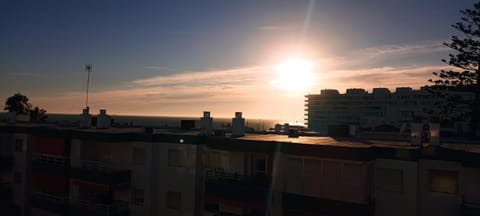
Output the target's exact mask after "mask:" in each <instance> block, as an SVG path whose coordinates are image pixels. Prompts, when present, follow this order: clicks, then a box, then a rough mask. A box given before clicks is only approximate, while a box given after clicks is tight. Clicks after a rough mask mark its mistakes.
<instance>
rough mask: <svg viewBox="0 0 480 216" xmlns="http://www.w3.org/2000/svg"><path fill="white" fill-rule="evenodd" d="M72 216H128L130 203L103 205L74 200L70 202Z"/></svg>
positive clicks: (120, 202)
mask: <svg viewBox="0 0 480 216" xmlns="http://www.w3.org/2000/svg"><path fill="white" fill-rule="evenodd" d="M70 215H82V216H83V215H90V216H128V215H130V208H129V206H128V202H123V201H114V202H113V203H111V204H102V203H97V202H95V201H89V200H80V199H72V200H70Z"/></svg>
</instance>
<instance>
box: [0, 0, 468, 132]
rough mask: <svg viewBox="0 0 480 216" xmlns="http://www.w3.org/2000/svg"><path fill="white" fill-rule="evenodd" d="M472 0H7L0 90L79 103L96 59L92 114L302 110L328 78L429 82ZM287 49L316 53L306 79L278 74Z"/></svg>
mask: <svg viewBox="0 0 480 216" xmlns="http://www.w3.org/2000/svg"><path fill="white" fill-rule="evenodd" d="M473 3H474V1H469V0H465V1H463V0H462V1H458V0H402V1H398V0H364V1H347V0H345V1H343V0H342V1H338V0H316V1H313V0H290V1H286V0H275V1H273V0H271V1H262V0H241V1H240V0H202V1H182V0H176V1H143V0H142V1H140V0H138V1H137V0H135V1H133V0H130V1H127V0H101V1H99V0H76V1H75V0H72V1H64V0H32V1H22V0H3V1H1V2H0V101H5V100H6V99H7V98H8V97H9V96H11V95H13V94H14V93H17V92H20V93H22V94H25V95H27V96H28V97H29V98H30V102H31V103H32V104H33V105H36V106H40V107H42V108H44V109H46V110H47V111H48V112H49V113H81V110H82V109H83V108H84V107H85V89H86V79H87V72H86V71H85V64H92V65H93V70H92V72H91V82H90V95H89V106H90V109H91V110H92V113H93V114H95V113H98V109H101V108H106V109H107V112H108V113H109V114H116V115H155V116H198V117H200V116H201V115H202V112H203V111H211V112H212V116H213V117H214V118H215V117H233V116H234V112H236V111H241V112H243V113H244V114H243V115H244V117H246V118H261V119H277V120H279V121H285V122H287V121H288V122H295V121H296V122H302V121H303V118H304V95H305V94H318V93H319V92H320V90H321V89H332V88H333V89H338V90H340V91H341V92H344V91H345V89H347V88H365V89H367V90H369V91H370V90H371V88H373V87H387V88H390V89H392V90H393V89H394V88H395V87H399V86H410V87H413V88H419V87H420V86H424V85H426V84H428V82H427V80H428V79H430V78H433V77H432V75H431V74H432V72H433V71H438V70H440V69H443V68H446V67H447V65H445V64H444V63H442V62H441V59H442V58H446V57H448V53H450V52H451V51H450V50H449V49H448V48H447V47H445V46H444V45H442V43H444V42H448V41H449V39H450V37H451V36H452V35H457V34H458V32H456V31H455V30H454V29H453V28H451V25H452V24H454V23H455V22H458V21H459V20H460V15H461V14H460V13H459V11H460V10H462V9H465V8H471V7H472V5H473ZM291 58H299V59H304V60H308V61H309V62H311V63H312V65H313V66H312V69H311V71H310V72H311V74H310V75H309V76H308V77H304V78H305V79H306V80H309V84H310V85H306V84H305V85H304V86H303V87H304V88H300V89H292V88H286V87H285V85H286V84H285V83H283V82H284V81H285V80H283V81H282V80H279V79H281V78H279V73H278V71H276V70H275V68H276V66H277V65H278V64H281V63H282V62H285V61H287V60H288V59H291ZM292 73H295V74H296V75H295V76H297V75H298V73H296V72H292ZM292 77H293V76H289V78H292ZM305 79H304V80H305ZM287 82H288V78H287ZM302 82H303V81H302ZM282 83H283V84H282Z"/></svg>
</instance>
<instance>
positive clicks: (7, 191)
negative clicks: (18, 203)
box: [0, 183, 13, 202]
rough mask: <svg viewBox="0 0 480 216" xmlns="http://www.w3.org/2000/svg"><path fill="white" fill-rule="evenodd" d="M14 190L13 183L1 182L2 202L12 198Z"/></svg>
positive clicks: (0, 196) (0, 193)
mask: <svg viewBox="0 0 480 216" xmlns="http://www.w3.org/2000/svg"><path fill="white" fill-rule="evenodd" d="M12 198H13V191H12V185H11V183H0V202H3V201H8V200H12Z"/></svg>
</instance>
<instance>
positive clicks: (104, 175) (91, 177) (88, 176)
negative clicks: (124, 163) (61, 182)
mask: <svg viewBox="0 0 480 216" xmlns="http://www.w3.org/2000/svg"><path fill="white" fill-rule="evenodd" d="M131 176H132V171H131V170H126V169H124V170H121V169H115V168H112V167H111V166H109V165H108V164H107V163H103V162H99V161H87V160H83V161H81V166H80V167H73V168H72V177H73V178H75V179H78V180H83V181H89V182H94V183H97V184H104V185H109V186H115V187H123V186H128V185H130V180H131Z"/></svg>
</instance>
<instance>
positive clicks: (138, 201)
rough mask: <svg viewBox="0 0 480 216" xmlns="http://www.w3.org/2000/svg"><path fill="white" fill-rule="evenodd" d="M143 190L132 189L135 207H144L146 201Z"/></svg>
mask: <svg viewBox="0 0 480 216" xmlns="http://www.w3.org/2000/svg"><path fill="white" fill-rule="evenodd" d="M144 197H145V196H144V190H143V189H135V188H134V189H132V203H133V204H135V205H143V202H144V201H145V198H144Z"/></svg>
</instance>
